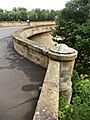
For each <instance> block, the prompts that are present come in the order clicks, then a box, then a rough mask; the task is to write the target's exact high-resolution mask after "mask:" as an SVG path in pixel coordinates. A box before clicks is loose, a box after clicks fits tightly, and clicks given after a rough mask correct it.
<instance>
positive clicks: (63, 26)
mask: <svg viewBox="0 0 90 120" xmlns="http://www.w3.org/2000/svg"><path fill="white" fill-rule="evenodd" d="M89 6H90V3H89V0H71V1H70V2H68V3H67V4H66V7H65V8H64V9H63V10H62V11H60V14H59V16H58V17H57V19H56V26H55V30H53V36H54V38H55V39H54V40H55V41H57V38H56V37H57V36H61V37H62V41H61V40H59V41H57V42H58V43H61V42H64V43H66V44H67V45H68V46H70V47H73V48H75V49H76V50H77V51H78V58H77V60H76V69H77V71H78V72H79V73H87V74H90V17H89V16H90V7H89Z"/></svg>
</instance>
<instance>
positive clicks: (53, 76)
mask: <svg viewBox="0 0 90 120" xmlns="http://www.w3.org/2000/svg"><path fill="white" fill-rule="evenodd" d="M50 27H51V26H38V27H28V28H25V29H23V30H19V31H17V32H15V33H14V34H13V38H14V48H15V50H16V51H17V52H18V53H19V54H21V55H23V56H24V57H26V58H28V59H29V60H31V61H33V62H34V63H36V64H39V65H40V66H42V67H44V68H47V72H46V76H45V78H44V83H43V86H42V90H41V94H40V97H39V100H38V104H37V107H36V111H35V115H34V118H33V120H58V104H59V103H58V102H59V97H61V96H62V95H64V94H67V101H66V102H67V103H70V100H71V95H72V83H71V75H72V71H73V66H74V61H75V58H76V57H77V51H76V50H74V49H72V48H70V47H68V46H67V45H65V44H59V45H58V44H55V45H53V46H51V47H50V48H48V47H45V46H44V45H40V44H39V43H37V42H35V41H32V40H29V39H27V38H28V37H29V38H30V36H33V35H36V34H40V33H44V32H49V31H51V28H50Z"/></svg>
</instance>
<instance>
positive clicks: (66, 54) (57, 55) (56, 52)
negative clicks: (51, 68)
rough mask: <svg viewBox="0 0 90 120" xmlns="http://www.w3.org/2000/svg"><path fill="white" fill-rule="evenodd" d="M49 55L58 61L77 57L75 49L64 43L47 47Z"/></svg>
mask: <svg viewBox="0 0 90 120" xmlns="http://www.w3.org/2000/svg"><path fill="white" fill-rule="evenodd" d="M49 57H50V58H52V59H54V60H58V61H70V60H74V59H75V58H76V57H77V51H76V50H74V49H73V48H70V47H68V46H67V45H66V44H56V45H54V46H52V47H51V48H50V49H49Z"/></svg>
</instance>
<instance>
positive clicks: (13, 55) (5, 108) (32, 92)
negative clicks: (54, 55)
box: [0, 27, 46, 120]
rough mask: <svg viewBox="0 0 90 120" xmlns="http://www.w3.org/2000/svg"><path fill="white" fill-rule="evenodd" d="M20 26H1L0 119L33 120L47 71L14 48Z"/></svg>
mask: <svg viewBox="0 0 90 120" xmlns="http://www.w3.org/2000/svg"><path fill="white" fill-rule="evenodd" d="M17 29H18V28H17V27H13V28H8V27H7V28H0V120H32V118H33V115H34V111H35V107H36V104H37V100H38V97H39V94H40V90H39V86H41V85H42V82H43V79H44V76H45V72H46V70H45V69H43V68H42V67H40V66H38V65H36V64H34V63H32V62H30V61H29V60H27V59H25V58H23V57H22V56H20V55H19V54H18V53H17V52H16V51H15V50H14V48H13V42H12V40H13V38H12V37H11V34H12V33H13V32H14V31H15V30H17Z"/></svg>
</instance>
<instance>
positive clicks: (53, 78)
mask: <svg viewBox="0 0 90 120" xmlns="http://www.w3.org/2000/svg"><path fill="white" fill-rule="evenodd" d="M59 69H60V63H59V62H56V61H53V60H51V59H50V60H49V65H48V68H47V72H46V76H45V79H44V84H43V87H42V91H41V95H40V98H39V101H38V105H37V108H36V112H35V115H34V119H33V120H58V104H59V103H58V102H59Z"/></svg>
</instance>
